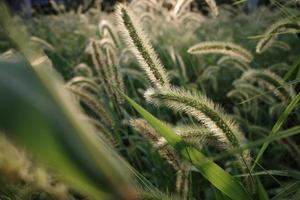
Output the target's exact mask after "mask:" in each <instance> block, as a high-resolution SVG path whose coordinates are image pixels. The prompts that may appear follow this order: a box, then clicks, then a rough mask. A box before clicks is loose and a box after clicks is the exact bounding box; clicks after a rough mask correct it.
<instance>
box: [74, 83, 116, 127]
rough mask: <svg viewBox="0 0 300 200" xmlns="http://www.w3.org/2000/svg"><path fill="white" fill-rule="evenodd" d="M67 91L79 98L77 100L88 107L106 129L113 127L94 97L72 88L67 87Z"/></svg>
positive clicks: (110, 118)
mask: <svg viewBox="0 0 300 200" xmlns="http://www.w3.org/2000/svg"><path fill="white" fill-rule="evenodd" d="M68 89H69V90H70V91H71V92H72V93H73V94H74V95H75V96H77V97H79V100H80V101H81V102H82V103H84V105H86V106H88V107H89V108H90V109H91V110H92V111H93V113H95V114H96V116H97V117H98V118H99V119H100V120H101V122H103V123H104V124H105V125H106V126H107V127H111V126H113V125H114V121H113V119H112V116H111V115H110V113H109V112H108V111H107V110H106V109H105V108H104V106H103V105H102V104H101V102H100V101H99V100H98V99H96V97H95V96H94V95H92V94H89V92H87V91H83V90H80V89H77V88H74V87H68Z"/></svg>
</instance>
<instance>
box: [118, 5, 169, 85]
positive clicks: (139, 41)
mask: <svg viewBox="0 0 300 200" xmlns="http://www.w3.org/2000/svg"><path fill="white" fill-rule="evenodd" d="M116 16H117V21H118V24H119V29H120V31H121V33H122V36H123V38H124V40H125V42H126V43H127V45H129V46H130V47H131V48H132V50H133V53H134V55H135V56H136V57H137V60H138V62H139V64H140V65H141V67H142V68H143V70H144V71H145V73H146V75H147V77H148V79H149V80H150V82H151V83H152V85H153V86H155V87H159V88H161V87H169V79H168V76H167V73H166V72H165V70H164V68H163V66H162V64H161V62H160V60H159V59H158V57H157V55H156V54H155V52H154V50H153V48H152V47H151V44H150V41H149V40H148V38H147V36H146V35H145V33H144V31H143V30H142V28H141V26H140V25H139V23H137V21H136V20H135V19H134V16H133V14H132V13H131V11H130V10H129V9H128V8H127V7H126V6H124V5H122V4H119V6H118V7H117V12H116Z"/></svg>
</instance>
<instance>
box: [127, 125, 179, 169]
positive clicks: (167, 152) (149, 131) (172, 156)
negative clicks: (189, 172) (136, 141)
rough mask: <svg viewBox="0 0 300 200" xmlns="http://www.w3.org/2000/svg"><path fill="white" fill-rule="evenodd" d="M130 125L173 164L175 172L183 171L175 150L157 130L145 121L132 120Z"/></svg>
mask: <svg viewBox="0 0 300 200" xmlns="http://www.w3.org/2000/svg"><path fill="white" fill-rule="evenodd" d="M130 125H131V126H132V127H133V128H134V129H135V130H136V131H137V132H139V133H140V134H142V135H143V136H144V137H146V138H147V139H148V140H149V141H150V142H151V144H152V145H153V146H154V147H156V148H157V149H158V152H159V154H160V155H161V156H162V157H163V158H165V159H166V160H167V161H168V163H169V164H171V165H172V166H173V167H174V169H175V170H180V169H182V168H183V167H182V165H183V162H182V161H181V160H180V159H179V158H178V156H177V155H176V152H175V150H174V149H173V147H172V146H170V145H169V144H168V143H167V141H166V140H165V139H164V138H163V137H161V136H160V135H159V134H158V133H157V132H156V130H155V129H154V128H153V127H152V126H151V125H150V124H149V123H148V122H147V121H146V120H144V119H132V120H130Z"/></svg>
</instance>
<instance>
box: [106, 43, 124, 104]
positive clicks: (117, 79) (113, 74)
mask: <svg viewBox="0 0 300 200" xmlns="http://www.w3.org/2000/svg"><path fill="white" fill-rule="evenodd" d="M105 52H106V60H107V71H108V72H109V74H110V75H109V79H110V83H109V84H111V85H113V86H115V87H117V88H119V89H120V90H121V91H124V84H123V77H122V75H121V72H120V67H119V65H118V63H117V57H116V54H115V52H114V49H112V48H111V47H107V48H106V49H105ZM114 95H115V96H116V98H117V101H118V102H119V103H122V102H123V98H122V97H120V96H119V94H118V93H116V92H114Z"/></svg>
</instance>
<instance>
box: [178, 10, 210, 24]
mask: <svg viewBox="0 0 300 200" xmlns="http://www.w3.org/2000/svg"><path fill="white" fill-rule="evenodd" d="M177 20H178V22H179V24H181V25H183V26H185V27H189V25H190V24H192V25H195V26H196V27H198V26H200V24H201V23H203V21H204V20H205V18H204V16H202V15H201V14H199V13H193V12H188V13H184V14H182V15H180V16H179V17H178V18H177Z"/></svg>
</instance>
